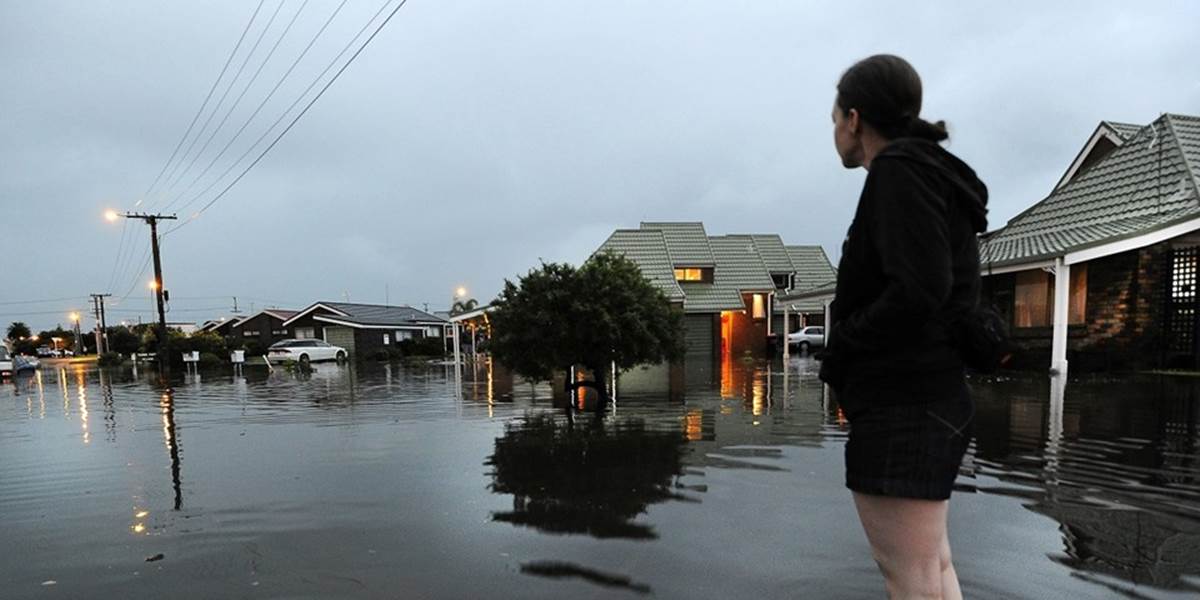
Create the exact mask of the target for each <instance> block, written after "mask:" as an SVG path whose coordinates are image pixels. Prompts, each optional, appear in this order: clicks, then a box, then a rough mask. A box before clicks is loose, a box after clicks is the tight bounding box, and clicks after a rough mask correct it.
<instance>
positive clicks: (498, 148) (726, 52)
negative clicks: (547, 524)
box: [0, 0, 1200, 327]
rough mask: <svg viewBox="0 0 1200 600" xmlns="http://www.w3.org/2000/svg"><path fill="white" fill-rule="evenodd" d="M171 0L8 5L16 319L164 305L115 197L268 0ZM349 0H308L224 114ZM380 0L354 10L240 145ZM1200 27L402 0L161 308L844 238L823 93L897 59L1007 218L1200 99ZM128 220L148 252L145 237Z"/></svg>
mask: <svg viewBox="0 0 1200 600" xmlns="http://www.w3.org/2000/svg"><path fill="white" fill-rule="evenodd" d="M964 4H965V6H964ZM161 6H162V5H161V4H160V3H149V2H121V3H110V4H101V3H80V2H67V3H59V2H37V3H33V2H24V3H15V2H10V3H5V4H3V5H0V64H2V65H3V67H4V73H5V74H6V76H7V77H6V83H5V85H4V86H0V205H2V207H3V208H4V209H5V215H6V216H5V217H4V218H3V219H0V236H2V238H3V241H4V243H5V246H6V247H7V248H9V249H10V255H13V256H15V257H16V258H15V259H12V260H10V261H9V266H8V267H7V268H5V269H4V273H5V274H6V275H7V277H6V281H5V283H4V285H2V286H0V321H2V322H4V323H7V322H8V321H11V320H14V319H24V320H26V321H28V322H30V323H32V324H34V325H35V326H37V327H44V326H50V325H52V324H53V323H54V322H57V321H62V320H63V319H62V318H61V317H60V316H59V315H58V314H57V313H58V312H63V311H65V310H67V309H69V308H72V307H80V308H81V307H83V306H84V305H85V302H84V301H81V300H70V301H60V302H52V303H44V304H22V305H13V304H2V303H4V302H14V301H19V300H27V299H39V298H59V297H66V296H84V295H85V294H87V293H88V292H92V291H112V292H114V293H117V294H118V295H122V294H124V293H125V291H126V290H128V289H131V288H132V289H133V290H134V291H133V292H132V293H131V294H130V296H129V298H128V299H127V300H126V301H125V302H124V303H123V304H122V305H121V307H120V308H119V310H122V311H126V310H127V311H138V310H143V311H144V312H143V313H142V314H143V315H144V316H146V317H148V316H149V312H148V308H149V306H150V304H149V301H148V300H149V295H148V293H146V290H145V281H146V279H147V278H148V276H145V275H144V276H143V277H142V278H141V279H140V280H137V281H135V280H134V278H133V275H134V272H135V271H136V269H135V268H129V269H125V270H124V272H121V273H118V276H117V277H115V278H114V277H112V273H113V267H114V262H115V259H116V253H117V248H118V245H119V242H120V240H121V229H120V226H119V225H118V226H112V225H110V224H108V223H105V222H104V221H103V220H102V219H101V218H100V215H101V213H102V212H103V210H104V209H105V208H107V207H116V208H132V206H133V203H134V202H136V201H137V199H138V198H139V197H140V194H142V192H143V191H144V190H145V189H146V187H147V186H148V185H149V184H150V182H151V181H152V180H153V179H154V177H155V175H156V174H157V173H158V171H159V168H160V167H161V166H162V164H163V162H164V161H165V160H166V158H167V157H168V156H169V155H170V152H171V150H172V149H173V148H174V147H175V143H176V142H177V141H178V139H179V136H180V135H181V134H182V133H183V130H184V128H185V127H186V126H187V123H188V121H189V120H190V119H191V117H192V115H193V114H194V113H195V111H196V109H197V108H198V107H199V103H200V101H201V100H202V99H203V97H204V94H205V92H206V91H207V90H208V87H209V86H210V85H211V84H212V81H213V78H214V77H215V76H216V74H217V72H218V71H219V70H220V68H221V65H222V63H223V62H224V60H225V58H226V56H227V54H228V52H229V49H230V48H232V46H233V43H234V42H235V41H236V39H237V36H238V35H239V34H240V33H241V29H242V27H243V26H244V24H245V22H246V20H247V19H248V17H249V15H250V12H251V11H252V10H253V3H249V2H232V1H230V2H215V3H203V4H199V3H197V5H178V6H176V5H173V6H172V8H171V9H170V10H169V11H164V10H163V9H162V8H161ZM275 6H276V1H275V0H267V2H266V3H265V5H264V11H265V12H268V13H269V11H271V10H273V9H274V7H275ZM335 6H336V3H334V2H329V1H327V0H312V2H310V3H309V5H308V6H307V7H306V8H305V12H304V13H302V14H301V16H300V18H299V19H298V20H297V24H296V26H295V29H294V30H293V31H292V32H291V33H290V34H289V36H288V37H287V38H285V39H284V42H283V43H282V44H281V46H280V48H279V50H278V51H277V54H276V56H275V58H274V59H273V61H272V63H270V64H268V66H267V68H266V69H264V73H263V75H262V78H261V80H260V81H258V82H257V83H256V85H255V87H254V88H252V89H251V90H250V92H249V93H248V94H247V96H246V99H245V100H243V104H242V105H240V106H239V107H238V111H237V112H235V113H234V116H233V117H232V119H231V123H236V122H238V119H239V118H245V116H247V115H248V114H249V112H250V110H252V108H253V106H255V105H256V104H257V102H258V100H259V99H261V98H262V97H263V96H264V95H265V94H266V92H267V90H268V89H269V87H268V85H269V84H270V83H273V82H274V81H275V80H276V79H277V78H278V77H279V76H280V75H281V74H282V73H283V70H284V69H285V68H286V66H287V64H288V63H290V61H291V59H292V58H294V57H295V56H297V55H298V54H299V52H300V50H301V48H302V47H303V44H304V43H306V42H307V40H308V38H310V37H311V35H312V33H313V32H315V31H316V29H317V27H319V25H320V23H321V21H323V19H324V17H325V16H326V15H328V14H329V13H330V12H331V11H332V10H333V9H334V7H335ZM378 6H379V3H378V2H372V3H370V4H368V3H364V2H351V3H349V4H348V5H347V7H346V8H345V9H344V10H343V12H342V13H341V14H339V16H338V18H337V19H335V21H334V24H333V25H332V26H331V28H330V29H329V30H328V31H327V32H326V34H325V35H323V36H322V38H321V39H320V41H319V42H318V44H317V45H316V46H315V47H314V48H313V50H311V51H310V55H309V56H308V57H306V60H305V61H304V62H302V63H301V65H300V66H299V67H298V69H297V71H296V73H295V74H294V77H293V78H290V79H289V80H288V83H287V84H286V85H285V86H284V87H283V88H281V89H280V91H279V92H277V97H276V98H273V99H272V102H271V103H270V104H269V105H268V106H267V108H266V109H264V112H263V114H262V115H260V117H259V121H260V122H258V123H256V124H253V125H251V127H250V129H248V131H247V137H246V139H244V140H243V143H248V142H249V141H251V140H253V139H254V138H255V137H257V136H258V135H259V134H260V133H261V131H262V128H265V127H266V125H267V124H268V123H269V122H270V121H271V120H273V119H274V118H275V117H276V116H277V115H278V114H279V113H280V112H281V111H282V110H283V108H284V107H285V106H286V105H287V104H288V103H290V102H291V101H292V100H293V99H294V98H295V97H296V96H297V95H298V94H299V92H300V90H301V89H303V87H304V86H305V85H307V83H308V81H309V80H311V78H312V77H313V76H315V74H316V73H317V72H318V71H319V70H320V69H321V68H323V67H324V64H325V63H326V62H327V61H328V60H329V59H330V58H331V57H332V56H333V55H334V54H335V53H336V52H337V51H338V50H340V48H341V47H342V45H343V44H345V42H346V41H347V40H348V39H349V38H350V37H351V36H352V35H353V34H354V32H355V31H356V30H357V29H358V28H359V27H361V26H362V24H363V23H365V22H366V19H367V18H368V17H369V16H370V14H371V13H373V12H374V11H375V10H376V8H378ZM298 7H299V3H298V2H295V1H294V0H287V3H286V4H285V6H284V8H283V10H282V12H281V17H280V18H281V19H283V18H285V17H286V16H290V14H291V12H292V11H294V10H296V9H297V8H298ZM1197 22H1200V6H1197V5H1195V4H1192V3H1152V4H1150V5H1146V4H1139V5H1137V6H1133V5H1127V4H1123V3H1066V4H1061V5H1059V4H1056V5H1054V6H1046V5H1044V4H1043V3H1032V2H1030V3H1016V4H1015V5H1013V4H1005V5H1003V6H1001V5H998V4H990V3H954V4H950V3H945V4H941V5H921V6H919V7H918V8H912V7H910V6H900V5H896V4H895V3H878V4H875V3H868V4H858V5H849V4H846V3H826V4H815V3H798V2H755V3H741V4H739V3H734V4H730V3H717V2H711V3H709V2H704V3H698V2H655V3H646V2H607V3H602V4H596V3H576V2H561V1H545V2H520V3H495V2H481V1H473V2H472V1H453V0H438V1H432V0H412V1H411V2H410V3H409V4H408V5H407V6H405V7H404V8H403V9H401V10H400V12H399V13H398V15H397V17H396V19H395V20H394V21H393V22H392V23H391V24H390V25H389V26H388V27H387V29H385V30H384V31H383V33H382V34H380V36H379V37H378V38H377V39H376V40H375V42H373V44H372V46H371V47H369V48H368V49H367V50H366V51H365V52H364V53H363V55H362V56H361V57H360V58H359V60H358V61H357V62H356V63H355V64H354V65H352V66H351V67H350V69H349V70H348V71H347V72H346V74H345V75H344V76H343V77H342V79H340V80H339V81H338V82H337V83H336V84H335V85H334V86H333V87H332V88H331V89H330V91H329V92H328V94H326V96H325V97H323V98H322V99H321V100H320V101H319V102H318V103H317V104H316V105H315V106H314V108H313V109H312V110H311V111H310V112H309V113H308V114H307V115H306V116H305V117H304V119H303V120H302V121H301V122H300V123H299V124H298V125H297V127H296V128H295V129H294V130H292V132H291V133H290V134H289V135H288V136H287V137H286V138H284V140H283V141H282V142H281V143H280V144H279V145H278V146H277V147H276V148H275V149H274V150H273V151H272V152H271V154H270V155H268V156H267V157H266V158H265V159H264V160H263V161H262V162H261V163H260V164H259V165H258V166H257V167H256V168H255V169H254V170H253V171H251V172H250V174H249V175H247V177H246V178H245V179H244V180H242V181H241V183H239V184H238V185H237V186H236V187H235V188H233V190H232V191H231V192H230V193H229V194H228V195H227V196H226V197H224V198H223V199H222V200H221V201H219V202H218V203H216V204H215V205H214V206H213V207H212V209H210V210H209V211H207V212H206V213H205V214H204V215H203V216H202V217H200V218H199V219H197V220H196V221H195V222H193V223H191V224H189V225H188V226H187V227H185V228H183V229H181V230H180V231H179V232H177V233H175V234H172V235H171V236H169V237H168V238H167V239H166V240H165V242H164V262H165V271H166V277H167V286H168V288H169V289H171V291H172V294H173V296H174V298H175V301H174V303H173V308H174V309H176V311H178V312H176V314H174V315H173V318H174V317H178V318H180V319H187V320H191V319H202V318H205V317H208V316H212V315H215V314H217V313H218V312H219V311H218V310H206V309H213V308H216V307H219V306H224V305H226V304H228V303H229V301H228V300H225V299H223V298H225V297H227V296H233V295H238V296H240V297H242V298H243V299H249V298H254V299H256V300H249V301H253V302H256V304H262V303H264V302H263V301H274V302H283V303H287V304H301V303H306V302H308V301H311V300H315V299H320V298H333V299H336V298H341V297H342V295H343V293H347V292H348V293H349V295H350V298H351V299H352V300H360V301H382V300H383V299H384V294H385V287H386V289H388V291H389V296H390V299H391V301H392V302H408V303H412V304H415V305H420V304H421V303H423V302H428V303H430V304H431V305H433V306H435V307H437V306H443V305H445V304H447V303H448V302H449V295H450V293H451V290H452V289H453V288H454V287H455V286H456V285H458V284H460V283H463V284H466V285H467V286H468V287H469V288H470V289H471V291H472V293H473V294H474V295H475V296H477V297H479V298H480V299H481V300H484V301H486V300H487V299H489V298H491V297H492V295H494V293H495V292H496V291H497V290H498V289H499V286H500V283H501V281H502V279H503V278H504V277H512V276H514V275H516V274H519V273H522V272H524V271H525V270H527V269H528V268H530V267H532V266H534V265H536V264H537V261H538V259H539V258H542V259H545V260H566V261H572V262H577V261H579V260H582V259H583V258H585V257H586V256H587V254H588V253H590V252H591V251H592V250H593V249H594V248H595V247H597V246H598V245H599V244H600V243H601V242H602V241H603V239H604V238H605V237H606V236H607V234H608V233H609V232H610V231H611V230H612V229H613V228H616V227H622V226H634V225H636V224H637V222H638V221H640V220H661V219H689V220H703V221H704V222H705V223H706V224H707V225H708V227H709V229H710V230H711V231H713V232H714V233H723V232H739V231H777V232H779V233H781V234H782V235H783V236H784V238H785V239H786V240H788V241H789V242H794V243H819V244H822V245H824V246H825V247H826V248H827V249H828V250H829V251H830V252H831V253H832V254H836V252H837V245H838V243H839V242H840V240H841V237H842V234H843V233H844V231H845V227H846V225H847V224H848V221H849V219H850V215H851V213H852V211H853V206H854V202H855V200H856V198H857V193H858V187H859V186H860V185H861V182H862V178H863V173H862V172H861V171H854V172H850V171H845V170H843V169H841V168H840V166H839V164H838V162H837V160H836V157H835V156H834V154H833V150H832V145H831V141H830V123H829V109H830V106H831V103H832V99H833V84H834V82H835V81H836V78H837V76H838V75H839V74H840V72H841V70H843V69H844V68H845V67H846V66H848V65H849V64H850V63H851V62H853V61H854V60H856V59H858V58H861V57H863V56H866V55H869V54H872V53H876V52H883V51H886V52H895V53H898V54H901V55H904V56H906V57H908V58H909V59H910V60H911V61H912V62H913V63H914V64H915V65H916V66H917V68H918V70H920V71H921V73H922V75H923V77H924V79H925V87H926V102H925V104H926V106H925V113H926V114H927V115H928V116H930V117H934V118H942V119H946V120H947V121H949V122H950V124H951V126H952V132H953V134H954V138H953V141H952V144H951V146H950V147H951V149H952V150H953V151H954V152H956V153H958V154H959V155H960V156H962V157H963V158H965V159H966V160H967V161H968V162H970V163H972V164H973V165H974V166H975V167H976V169H977V170H978V171H979V172H980V174H981V175H982V177H983V178H984V179H985V181H987V182H988V184H989V185H990V187H991V189H992V193H993V201H992V220H993V225H1000V224H1002V223H1003V221H1004V220H1005V219H1007V218H1008V217H1011V216H1012V215H1014V214H1016V213H1017V212H1018V211H1019V210H1021V209H1022V208H1024V207H1026V206H1028V205H1029V204H1031V203H1032V202H1035V201H1037V200H1038V199H1040V198H1041V197H1042V196H1043V195H1044V194H1045V193H1046V192H1047V191H1048V190H1049V188H1050V186H1051V185H1052V184H1053V183H1054V181H1055V180H1057V178H1058V176H1059V175H1061V173H1062V171H1063V170H1064V169H1065V168H1066V166H1067V164H1068V163H1069V162H1070V160H1071V159H1072V158H1073V157H1074V155H1075V153H1076V152H1077V151H1078V149H1079V147H1080V145H1081V144H1082V143H1083V141H1084V140H1085V138H1086V136H1087V135H1088V134H1090V132H1091V130H1092V129H1093V128H1094V127H1095V125H1096V123H1097V122H1098V121H1099V120H1101V119H1114V120H1121V121H1130V122H1137V123H1145V122H1148V121H1150V120H1151V119H1153V118H1154V117H1155V116H1157V115H1158V114H1159V113H1160V112H1163V111H1170V112H1183V113H1197V112H1200V79H1198V77H1200V75H1198V73H1200V72H1198V71H1197V70H1196V69H1195V57H1196V56H1197V55H1200V52H1198V51H1200V43H1198V42H1197V38H1196V36H1195V32H1194V29H1195V27H1194V25H1195V23H1197ZM275 31H279V30H278V29H276V30H275ZM252 35H253V33H252ZM271 36H272V34H270V33H269V34H268V36H267V38H266V39H267V40H268V41H267V42H264V43H269V41H270V40H271V39H272V37H271ZM250 64H251V66H250V67H249V68H250V69H253V67H254V64H255V63H254V62H253V61H252V62H251V63H250ZM235 89H236V88H235ZM235 93H236V91H235ZM239 115H240V116H239ZM228 134H229V133H228V132H225V133H222V135H221V136H218V138H217V140H216V141H215V142H214V144H217V145H220V144H223V142H224V140H225V139H226V138H225V137H224V136H227V135H228ZM217 147H219V146H214V147H213V148H210V151H209V155H210V156H211V154H212V152H213V151H214V150H215V149H216V148H217ZM244 148H245V146H244V145H240V144H239V145H235V147H234V148H233V149H231V151H230V152H231V154H230V155H228V156H226V157H225V158H226V159H231V158H233V157H234V156H237V155H240V154H241V153H242V151H243V150H244ZM206 163H207V160H203V161H201V162H200V163H199V164H200V165H203V164H206ZM224 167H225V163H218V165H217V167H215V169H216V171H215V172H219V171H221V170H223V169H224ZM215 172H214V173H213V174H215ZM235 172H237V171H235ZM193 176H194V175H189V176H188V177H187V178H184V179H182V180H181V183H180V184H179V186H177V188H176V189H177V190H178V189H181V188H183V187H185V186H186V185H187V183H188V182H189V181H190V180H191V178H192V177H193ZM204 185H207V181H203V182H202V183H201V185H200V187H203V186H204ZM217 189H219V187H218V188H217ZM188 197H190V196H188ZM206 201H207V197H202V198H200V200H199V201H198V202H197V203H196V204H195V205H193V207H192V209H194V208H196V207H197V206H198V205H200V204H203V203H204V202H206ZM134 225H136V224H135V223H130V224H129V229H128V232H127V233H129V234H131V235H132V236H133V238H134V239H135V240H136V241H137V242H138V244H139V246H138V247H137V248H136V249H135V252H136V253H137V256H135V257H134V258H135V259H136V258H138V257H140V255H141V252H142V246H143V245H144V244H145V240H146V238H147V232H146V231H145V227H143V226H137V227H135V226H134ZM129 262H137V261H136V260H132V261H129ZM110 279H116V280H117V281H115V282H114V283H113V285H112V286H111V288H112V289H109V290H104V289H103V288H106V287H109V281H110ZM246 302H247V300H243V301H242V303H243V304H245V303H246ZM185 311H194V312H185ZM35 312H49V313H52V314H27V313H35ZM117 314H120V315H130V316H133V315H135V314H137V313H136V312H123V313H117Z"/></svg>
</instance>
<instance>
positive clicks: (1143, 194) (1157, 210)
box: [980, 115, 1200, 266]
mask: <svg viewBox="0 0 1200 600" xmlns="http://www.w3.org/2000/svg"><path fill="white" fill-rule="evenodd" d="M1197 174H1200V118H1197V117H1187V116H1181V115H1163V116H1161V117H1159V118H1158V119H1156V120H1155V121H1154V122H1153V123H1151V124H1150V125H1148V126H1146V127H1143V128H1141V129H1140V130H1139V132H1138V133H1137V134H1135V135H1133V136H1132V137H1130V138H1128V139H1124V140H1122V141H1121V144H1120V145H1119V146H1117V147H1116V148H1114V149H1113V150H1112V151H1111V152H1109V153H1108V154H1107V155H1106V156H1104V157H1103V158H1101V159H1099V160H1098V161H1096V162H1095V164H1094V165H1092V166H1091V167H1090V168H1088V169H1086V170H1083V171H1082V172H1080V173H1078V174H1076V175H1075V176H1074V177H1072V178H1070V179H1069V181H1067V182H1065V183H1064V184H1063V185H1062V186H1061V187H1058V188H1056V189H1055V190H1054V191H1053V192H1051V194H1050V195H1049V196H1047V197H1046V198H1045V199H1043V200H1042V201H1041V202H1038V203H1037V204H1035V205H1033V206H1032V207H1030V208H1029V209H1027V210H1026V211H1024V212H1022V213H1021V214H1019V215H1017V216H1016V217H1014V218H1013V219H1012V220H1010V221H1009V222H1008V224H1007V225H1005V226H1004V227H1003V228H1002V229H1000V230H998V231H996V232H995V233H993V234H991V235H989V236H988V237H987V238H985V239H984V240H982V242H981V249H980V258H981V259H982V260H983V261H984V262H985V263H988V264H991V265H996V266H1000V265H1005V264H1021V263H1024V262H1032V261H1036V260H1039V259H1046V258H1050V257H1054V256H1061V255H1064V254H1066V253H1067V252H1069V251H1075V250H1079V249H1083V248H1087V247H1090V246H1094V245H1099V244H1103V243H1105V242H1108V241H1112V240H1115V239H1119V238H1124V237H1132V236H1137V235H1141V234H1145V233H1149V232H1152V231H1155V230H1157V229H1161V228H1164V227H1167V226H1170V225H1172V224H1174V223H1176V222H1179V221H1183V220H1188V219H1192V218H1195V217H1197V216H1200V186H1198V185H1197V181H1198V179H1197Z"/></svg>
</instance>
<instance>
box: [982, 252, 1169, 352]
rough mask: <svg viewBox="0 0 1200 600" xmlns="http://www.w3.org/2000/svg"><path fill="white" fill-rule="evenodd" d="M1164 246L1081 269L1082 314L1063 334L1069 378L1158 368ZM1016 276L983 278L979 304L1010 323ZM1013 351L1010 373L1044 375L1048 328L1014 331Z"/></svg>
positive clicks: (1165, 258)
mask: <svg viewBox="0 0 1200 600" xmlns="http://www.w3.org/2000/svg"><path fill="white" fill-rule="evenodd" d="M1170 252H1171V249H1170V244H1169V243H1168V242H1164V243H1161V244H1157V245H1154V246H1149V247H1146V248H1141V249H1138V250H1131V251H1129V252H1123V253H1121V254H1114V255H1112V256H1106V257H1104V258H1100V259H1097V260H1094V261H1091V262H1089V263H1087V265H1088V266H1087V269H1088V274H1087V295H1088V297H1087V311H1086V313H1085V315H1086V316H1085V319H1084V324H1083V325H1074V326H1071V327H1070V328H1069V330H1068V343H1067V361H1068V362H1069V363H1070V365H1071V370H1072V371H1073V372H1077V373H1078V372H1094V371H1122V370H1132V369H1146V368H1153V367H1158V366H1160V363H1161V352H1160V349H1161V347H1162V324H1163V322H1164V314H1163V313H1164V302H1165V297H1164V294H1165V293H1166V281H1167V277H1169V275H1170V273H1169V265H1168V260H1169V256H1170ZM1015 286H1016V276H1015V275H1014V274H1012V273H1004V274H1000V275H991V276H985V277H984V278H983V287H982V292H981V293H982V298H983V301H984V302H985V303H988V304H993V305H995V306H996V308H997V309H999V310H1000V311H1001V313H1002V314H1004V316H1005V318H1006V319H1008V321H1009V322H1010V323H1011V322H1012V315H1013V297H1014V294H1015ZM1012 335H1013V343H1014V345H1015V346H1016V347H1017V349H1018V351H1017V352H1016V354H1015V355H1014V356H1013V362H1012V363H1011V365H1010V366H1011V367H1012V368H1016V369H1033V370H1044V369H1046V368H1048V366H1049V364H1050V347H1051V342H1052V331H1051V328H1050V327H1037V328H1027V329H1014V330H1013V331H1012Z"/></svg>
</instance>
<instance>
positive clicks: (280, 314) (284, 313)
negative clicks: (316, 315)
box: [263, 308, 300, 321]
mask: <svg viewBox="0 0 1200 600" xmlns="http://www.w3.org/2000/svg"><path fill="white" fill-rule="evenodd" d="M263 312H265V313H267V314H269V315H271V316H274V317H275V318H277V319H279V320H281V321H286V320H288V319H290V318H292V317H294V316H296V313H298V312H300V311H298V310H286V309H282V308H268V309H266V310H264V311H263Z"/></svg>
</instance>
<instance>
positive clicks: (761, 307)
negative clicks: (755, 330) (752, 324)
mask: <svg viewBox="0 0 1200 600" xmlns="http://www.w3.org/2000/svg"><path fill="white" fill-rule="evenodd" d="M754 318H755V319H765V318H767V303H766V300H765V298H764V297H763V295H762V294H755V295H754Z"/></svg>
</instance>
